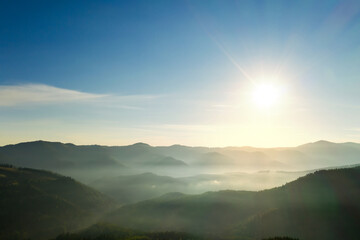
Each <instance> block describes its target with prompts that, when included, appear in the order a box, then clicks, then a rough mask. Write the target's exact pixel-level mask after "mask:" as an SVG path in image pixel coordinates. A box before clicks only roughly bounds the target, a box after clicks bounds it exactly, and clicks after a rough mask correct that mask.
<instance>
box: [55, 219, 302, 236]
mask: <svg viewBox="0 0 360 240" xmlns="http://www.w3.org/2000/svg"><path fill="white" fill-rule="evenodd" d="M205 239H206V240H215V239H216V240H221V238H211V237H210V238H209V237H203V236H197V235H193V234H189V233H183V232H171V231H168V232H144V231H138V230H131V229H124V228H121V227H118V226H115V225H111V224H103V223H100V224H95V225H93V226H91V227H89V228H87V229H85V230H82V231H79V232H77V233H64V234H61V235H59V236H58V237H57V238H56V239H55V240H205ZM264 240H298V239H293V238H289V237H274V238H268V239H264Z"/></svg>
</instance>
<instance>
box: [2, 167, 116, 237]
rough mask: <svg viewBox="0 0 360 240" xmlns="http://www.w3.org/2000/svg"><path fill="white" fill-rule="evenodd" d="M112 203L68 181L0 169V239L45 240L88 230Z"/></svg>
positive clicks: (23, 170)
mask: <svg viewBox="0 0 360 240" xmlns="http://www.w3.org/2000/svg"><path fill="white" fill-rule="evenodd" d="M114 207H115V206H114V203H113V201H112V200H110V199H109V198H108V197H106V196H104V195H102V194H101V193H99V192H97V191H95V190H93V189H91V188H89V187H87V186H85V185H82V184H80V183H78V182H76V181H75V180H73V179H71V178H69V177H63V176H61V175H58V174H54V173H51V172H47V171H41V170H34V169H26V168H15V167H11V166H7V165H0V209H1V210H0V239H2V240H5V239H9V240H15V239H18V238H19V239H21V238H24V237H31V238H33V239H45V238H48V237H51V236H56V235H57V234H59V233H61V232H64V231H72V230H76V229H78V228H80V227H84V226H88V225H89V224H91V223H93V222H94V221H96V219H97V218H98V217H100V216H101V215H102V214H104V213H105V212H107V211H109V210H110V209H112V208H114Z"/></svg>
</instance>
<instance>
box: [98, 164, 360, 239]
mask: <svg viewBox="0 0 360 240" xmlns="http://www.w3.org/2000/svg"><path fill="white" fill-rule="evenodd" d="M358 219H360V168H359V167H356V168H349V169H335V170H322V171H318V172H316V173H314V174H309V175H307V176H305V177H302V178H300V179H298V180H296V181H294V182H291V183H289V184H286V185H284V186H282V187H279V188H274V189H271V190H266V191H260V192H246V191H220V192H208V193H205V194H201V195H176V196H174V197H171V198H169V197H167V196H165V197H160V198H157V199H153V200H148V201H143V202H140V203H137V204H133V205H127V206H124V207H122V208H120V209H119V210H117V211H115V212H113V213H111V214H109V215H108V216H107V217H106V218H105V220H106V221H108V222H111V223H116V224H118V225H121V226H124V227H129V228H134V229H142V230H149V231H150V230H151V231H167V230H172V231H185V232H191V233H196V234H211V235H215V236H224V235H226V236H227V237H236V238H238V239H254V238H255V239H260V238H265V237H272V236H292V237H296V238H299V239H309V240H312V239H314V240H315V239H360V233H359V231H358V229H359V226H360V225H359V221H358Z"/></svg>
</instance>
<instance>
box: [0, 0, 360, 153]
mask: <svg viewBox="0 0 360 240" xmlns="http://www.w3.org/2000/svg"><path fill="white" fill-rule="evenodd" d="M359 66H360V2H359V1H106V3H104V2H103V1H86V2H85V1H84V2H83V1H1V3H0V145H5V144H10V143H17V142H21V141H31V140H38V139H43V140H49V141H61V142H73V143H76V144H105V145H124V144H132V143H135V142H140V141H141V142H147V143H149V144H152V145H171V144H184V145H203V146H243V145H252V146H259V147H273V146H295V145H298V144H302V143H305V142H312V141H316V140H319V139H326V140H329V141H335V142H344V141H354V142H360V94H359V89H360V68H359Z"/></svg>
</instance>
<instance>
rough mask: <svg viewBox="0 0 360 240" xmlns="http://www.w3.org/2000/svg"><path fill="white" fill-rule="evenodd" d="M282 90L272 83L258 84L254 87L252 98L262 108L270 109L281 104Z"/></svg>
mask: <svg viewBox="0 0 360 240" xmlns="http://www.w3.org/2000/svg"><path fill="white" fill-rule="evenodd" d="M281 95H282V89H281V87H279V86H276V85H274V84H270V83H262V84H257V85H255V87H254V90H253V94H252V98H253V101H254V103H255V104H256V105H257V106H258V107H260V108H270V107H273V106H275V105H277V104H278V103H279V102H280V99H281Z"/></svg>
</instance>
